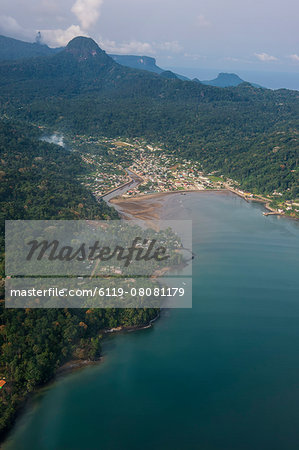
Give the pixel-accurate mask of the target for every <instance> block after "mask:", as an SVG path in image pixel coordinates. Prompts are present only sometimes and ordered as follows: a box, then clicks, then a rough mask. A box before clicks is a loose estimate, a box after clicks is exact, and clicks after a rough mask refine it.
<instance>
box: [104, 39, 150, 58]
mask: <svg viewBox="0 0 299 450" xmlns="http://www.w3.org/2000/svg"><path fill="white" fill-rule="evenodd" d="M98 42H99V46H100V47H101V48H103V49H104V50H106V51H107V52H108V53H118V54H120V55H129V54H132V53H139V54H143V55H147V54H151V55H152V54H154V53H155V51H154V49H153V47H152V45H151V44H149V43H148V42H139V41H135V40H133V41H130V42H122V43H119V44H118V43H116V42H115V41H111V40H109V39H102V38H100V39H99V41H98Z"/></svg>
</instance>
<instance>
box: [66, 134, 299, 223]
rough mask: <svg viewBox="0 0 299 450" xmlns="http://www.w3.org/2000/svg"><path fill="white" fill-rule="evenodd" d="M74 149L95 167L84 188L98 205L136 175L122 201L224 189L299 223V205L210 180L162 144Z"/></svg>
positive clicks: (94, 143)
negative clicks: (161, 194)
mask: <svg viewBox="0 0 299 450" xmlns="http://www.w3.org/2000/svg"><path fill="white" fill-rule="evenodd" d="M71 145H72V147H73V148H74V149H75V150H78V151H79V153H80V156H81V158H82V162H84V163H85V164H87V165H89V166H90V167H91V170H90V171H89V173H88V175H86V176H85V177H84V180H82V183H83V184H84V185H85V186H86V187H87V188H89V189H90V190H91V191H92V192H93V194H94V195H95V197H96V198H98V199H100V198H102V197H104V196H105V195H107V194H109V193H111V192H113V191H114V190H116V189H119V188H120V187H122V186H126V185H128V184H129V183H131V182H132V174H133V175H134V176H136V177H138V178H139V181H140V182H139V183H138V184H137V185H135V186H132V189H129V190H127V191H126V192H125V193H124V194H123V197H124V198H128V197H134V196H142V195H147V194H153V193H167V192H175V191H181V192H182V193H183V192H185V191H203V190H211V189H213V190H220V189H226V190H229V191H231V192H233V193H235V194H236V195H239V196H240V197H242V198H244V199H245V200H247V201H249V200H253V201H257V202H262V203H265V204H266V207H267V209H268V212H265V213H264V215H270V214H279V215H281V214H287V215H290V216H292V217H298V213H299V203H298V202H296V201H291V200H285V201H283V200H280V197H282V194H281V193H279V192H276V191H274V192H273V193H272V194H271V195H264V196H262V195H258V194H253V193H251V192H246V191H244V190H242V189H241V188H240V186H239V184H238V183H237V182H236V181H235V180H232V179H230V178H227V177H224V176H223V175H221V174H219V173H216V172H212V173H208V174H207V173H205V172H204V170H203V168H202V166H201V164H200V162H197V161H193V160H187V159H185V158H182V157H179V156H177V153H176V154H172V153H170V152H166V151H165V149H163V146H162V145H161V144H159V145H153V144H151V145H150V144H148V143H147V142H146V141H144V140H141V139H137V138H136V139H131V140H128V139H120V138H118V139H113V138H105V137H101V138H94V137H88V136H78V135H77V136H76V137H75V138H73V139H72V142H71Z"/></svg>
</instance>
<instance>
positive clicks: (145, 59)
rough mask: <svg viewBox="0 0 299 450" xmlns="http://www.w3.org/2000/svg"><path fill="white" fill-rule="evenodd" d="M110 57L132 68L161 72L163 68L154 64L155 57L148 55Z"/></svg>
mask: <svg viewBox="0 0 299 450" xmlns="http://www.w3.org/2000/svg"><path fill="white" fill-rule="evenodd" d="M110 56H111V58H112V59H113V60H114V61H115V62H117V63H118V64H121V65H122V66H127V67H131V68H132V69H140V70H148V71H149V72H154V73H158V74H160V73H162V72H163V71H164V69H161V67H158V66H157V65H156V60H155V58H151V57H149V56H135V55H110Z"/></svg>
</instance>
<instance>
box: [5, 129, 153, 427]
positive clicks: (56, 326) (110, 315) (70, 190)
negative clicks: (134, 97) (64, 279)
mask: <svg viewBox="0 0 299 450" xmlns="http://www.w3.org/2000/svg"><path fill="white" fill-rule="evenodd" d="M0 154H1V156H0V162H1V169H0V177H1V190H0V202H1V235H0V236H1V279H2V281H1V298H2V300H1V305H0V347H1V356H0V377H5V378H6V381H7V384H6V385H5V387H4V388H3V389H2V390H1V391H0V409H1V419H0V431H1V430H2V431H4V430H5V429H7V427H9V425H10V424H11V423H12V421H13V418H14V416H15V412H16V410H17V408H18V406H19V405H20V404H21V402H22V400H24V399H25V398H26V396H27V395H28V393H30V392H32V391H33V390H34V388H35V387H36V386H38V385H40V384H42V383H45V382H47V381H48V380H50V379H51V378H52V377H53V375H54V373H55V371H56V369H57V368H58V367H59V366H61V365H62V364H63V363H64V362H65V361H67V360H68V359H70V358H76V359H90V360H93V359H96V358H98V357H99V355H100V353H101V347H100V342H101V339H102V334H101V333H102V331H103V329H104V328H111V327H117V326H120V325H122V326H136V325H141V324H144V323H146V322H148V321H149V320H150V319H151V318H153V317H154V315H155V314H156V311H155V310H143V309H138V310H135V309H107V310H102V309H89V310H86V309H75V310H67V309H59V310H56V309H47V310H32V309H27V310H23V309H18V310H14V309H5V308H4V301H3V287H4V280H3V276H4V220H5V219H83V218H89V219H90V218H92V219H109V218H110V219H117V218H118V214H117V213H116V212H115V210H114V209H111V208H109V207H108V206H107V205H106V203H104V202H101V203H97V202H96V200H95V199H94V197H93V196H92V195H91V193H90V192H89V191H87V190H86V189H85V188H84V187H83V186H82V185H81V184H80V182H78V180H77V177H78V176H82V174H84V171H85V170H86V169H84V167H83V166H82V164H81V159H80V158H79V156H78V155H77V154H75V153H72V152H69V151H68V150H65V149H63V148H62V147H58V146H56V145H53V144H47V143H45V142H41V141H40V140H39V131H38V130H37V129H35V128H34V127H29V126H28V125H24V124H22V123H10V122H8V121H1V122H0Z"/></svg>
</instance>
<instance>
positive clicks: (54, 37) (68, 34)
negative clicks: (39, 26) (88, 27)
mask: <svg viewBox="0 0 299 450" xmlns="http://www.w3.org/2000/svg"><path fill="white" fill-rule="evenodd" d="M40 31H41V34H42V38H43V42H45V43H46V44H48V45H49V46H50V47H63V46H65V45H66V44H67V43H68V42H69V41H70V40H71V39H73V38H74V37H76V36H88V34H87V33H86V32H85V31H83V30H81V28H80V27H79V25H71V26H70V27H69V28H67V30H60V29H58V30H40Z"/></svg>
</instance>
